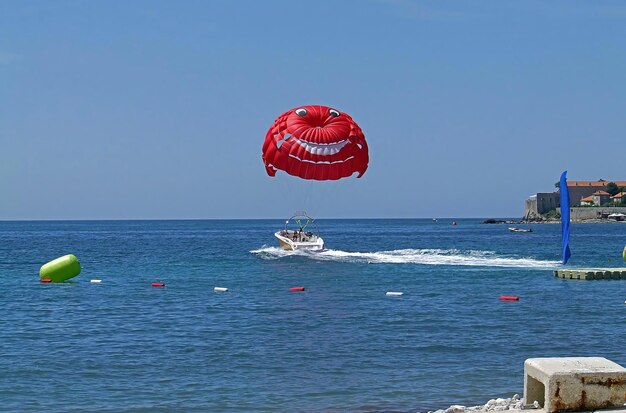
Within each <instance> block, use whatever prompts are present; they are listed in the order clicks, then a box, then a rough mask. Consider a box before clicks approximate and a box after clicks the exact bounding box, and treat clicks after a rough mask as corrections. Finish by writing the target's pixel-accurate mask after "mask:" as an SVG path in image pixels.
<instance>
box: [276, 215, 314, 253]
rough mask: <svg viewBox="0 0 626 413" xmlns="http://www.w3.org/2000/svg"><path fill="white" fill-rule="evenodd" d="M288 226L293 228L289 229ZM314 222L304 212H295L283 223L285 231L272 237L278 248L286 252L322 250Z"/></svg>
mask: <svg viewBox="0 0 626 413" xmlns="http://www.w3.org/2000/svg"><path fill="white" fill-rule="evenodd" d="M290 224H291V225H293V228H290ZM317 232H318V231H317V230H316V226H315V220H314V219H313V218H311V217H310V216H308V215H307V213H306V212H304V211H297V212H295V213H294V214H293V216H292V217H291V218H289V219H288V220H287V221H285V229H284V230H282V231H278V232H276V233H275V234H274V236H275V237H276V238H277V239H278V243H279V244H280V247H281V248H282V249H284V250H287V251H295V250H314V251H319V250H322V249H324V240H323V239H322V237H320V236H319V235H318V234H317Z"/></svg>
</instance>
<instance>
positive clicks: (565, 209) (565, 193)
mask: <svg viewBox="0 0 626 413" xmlns="http://www.w3.org/2000/svg"><path fill="white" fill-rule="evenodd" d="M566 176H567V171H564V172H563V173H562V174H561V181H560V182H559V193H560V194H561V238H562V240H563V264H567V260H569V257H570V256H571V255H572V253H571V252H570V250H569V223H570V222H569V221H570V218H569V190H568V189H567V177H566Z"/></svg>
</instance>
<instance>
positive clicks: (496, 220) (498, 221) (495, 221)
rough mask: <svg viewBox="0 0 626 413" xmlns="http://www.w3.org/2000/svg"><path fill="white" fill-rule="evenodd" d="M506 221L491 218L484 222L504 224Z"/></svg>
mask: <svg viewBox="0 0 626 413" xmlns="http://www.w3.org/2000/svg"><path fill="white" fill-rule="evenodd" d="M502 223H504V221H502V220H499V219H493V218H489V219H486V220H484V221H483V224H502Z"/></svg>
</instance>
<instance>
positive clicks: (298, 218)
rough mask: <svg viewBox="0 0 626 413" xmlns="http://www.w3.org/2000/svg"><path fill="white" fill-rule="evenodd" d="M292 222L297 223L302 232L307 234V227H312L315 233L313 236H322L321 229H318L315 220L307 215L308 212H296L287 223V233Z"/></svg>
mask: <svg viewBox="0 0 626 413" xmlns="http://www.w3.org/2000/svg"><path fill="white" fill-rule="evenodd" d="M290 221H293V222H295V223H296V224H297V225H298V227H299V229H300V231H302V232H306V229H307V227H309V226H312V227H313V231H311V232H313V234H315V235H317V236H320V233H319V228H318V227H317V224H316V223H315V218H313V217H311V216H310V215H309V214H307V213H306V211H295V212H294V213H293V215H292V216H291V218H289V219H288V220H286V221H285V231H289V222H290Z"/></svg>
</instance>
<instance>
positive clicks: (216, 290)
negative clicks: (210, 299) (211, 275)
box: [213, 287, 228, 293]
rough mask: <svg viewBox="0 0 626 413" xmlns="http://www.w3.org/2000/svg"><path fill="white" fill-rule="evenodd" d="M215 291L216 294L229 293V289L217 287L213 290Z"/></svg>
mask: <svg viewBox="0 0 626 413" xmlns="http://www.w3.org/2000/svg"><path fill="white" fill-rule="evenodd" d="M213 291H215V292H216V293H225V292H226V291H228V288H226V287H215V288H214V289H213Z"/></svg>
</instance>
